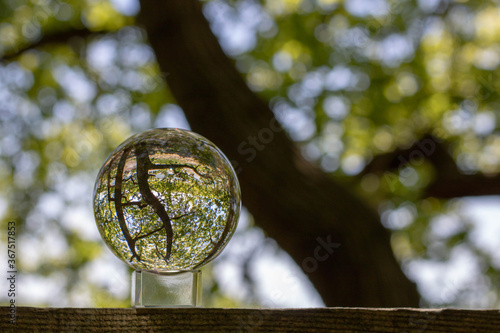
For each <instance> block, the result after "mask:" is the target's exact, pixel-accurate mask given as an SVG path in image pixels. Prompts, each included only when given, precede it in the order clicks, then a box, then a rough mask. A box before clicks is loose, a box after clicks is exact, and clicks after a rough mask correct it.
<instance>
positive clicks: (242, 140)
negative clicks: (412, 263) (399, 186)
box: [139, 0, 419, 307]
mask: <svg viewBox="0 0 500 333" xmlns="http://www.w3.org/2000/svg"><path fill="white" fill-rule="evenodd" d="M139 20H140V22H141V23H142V24H143V25H144V27H145V28H146V30H147V33H148V36H149V40H150V43H151V45H152V47H153V49H154V51H155V53H156V57H157V59H158V62H159V65H160V68H161V70H162V71H163V72H166V73H169V75H168V76H167V83H168V84H169V87H170V90H171V92H172V93H173V95H174V96H175V98H176V99H177V102H178V103H179V105H180V106H181V107H182V108H183V110H184V111H185V113H186V116H187V118H188V120H189V122H190V125H191V127H192V128H193V130H194V131H196V132H199V133H200V134H202V135H205V136H206V137H208V138H209V139H210V140H211V141H213V142H214V143H215V144H217V145H218V146H219V147H220V148H221V149H222V150H223V151H224V152H225V154H226V155H228V157H229V158H230V159H232V160H233V164H234V165H235V169H236V170H237V171H238V172H239V179H240V182H241V185H242V197H243V201H244V204H245V206H246V207H248V209H249V210H250V212H251V213H252V214H253V215H254V217H255V220H256V223H257V224H258V225H259V226H260V227H262V228H263V229H264V230H265V232H266V233H267V234H268V235H269V236H271V237H272V238H274V239H275V240H276V241H277V242H278V244H279V245H280V246H281V247H282V248H283V249H284V250H285V251H287V252H288V253H289V254H290V255H291V257H292V258H293V259H294V260H295V261H296V262H297V264H298V265H300V266H301V267H302V268H303V270H304V271H305V272H306V273H307V274H308V276H309V278H310V280H311V282H312V283H313V284H314V285H315V287H316V289H317V290H318V292H319V293H320V294H321V295H322V297H323V300H324V301H325V303H326V304H327V305H328V306H382V307H388V306H418V302H419V296H418V293H417V291H416V288H415V285H414V284H413V283H411V282H410V281H409V280H408V279H407V278H406V277H405V276H404V274H403V273H402V271H401V268H400V266H399V264H398V263H397V262H396V260H395V259H394V256H393V253H392V250H391V246H390V241H389V233H388V232H387V231H386V230H385V229H384V228H383V227H382V225H381V223H380V220H379V217H378V215H377V214H376V213H375V212H374V211H372V210H371V209H370V208H369V207H368V206H367V205H366V204H365V203H364V202H362V201H360V200H359V199H358V198H357V197H356V196H354V195H352V194H351V193H350V192H349V191H347V190H346V189H344V188H342V187H340V186H339V185H338V184H336V183H335V182H333V181H332V180H331V178H330V177H328V176H327V175H325V174H324V173H322V172H321V171H320V170H319V169H318V168H317V167H315V166H313V165H312V164H310V163H308V162H307V161H305V159H304V158H303V157H302V156H301V154H300V152H298V150H297V148H296V147H295V145H294V143H293V142H292V141H291V140H290V139H289V138H288V137H287V136H286V135H285V133H284V131H283V129H282V128H281V127H280V126H279V124H278V123H277V122H276V119H275V118H274V116H273V113H272V111H271V110H270V109H269V107H268V105H267V104H266V103H265V102H263V101H262V100H260V99H259V98H258V97H257V96H256V95H255V94H254V93H253V92H252V91H251V90H250V89H249V88H248V87H247V85H246V83H245V81H244V80H243V79H242V77H241V75H240V73H238V72H237V70H236V69H235V67H234V65H233V63H232V62H231V61H230V60H229V59H228V58H227V56H226V55H225V54H224V52H223V51H222V49H221V48H220V46H219V44H218V41H217V39H216V38H215V36H214V35H213V34H212V32H211V30H210V27H209V24H208V22H207V21H206V20H205V18H204V16H203V14H202V10H201V3H200V2H199V1H198V0H169V1H154V0H143V1H141V13H140V15H139ZM338 244H341V246H340V247H339V248H337V247H336V246H338ZM334 245H335V246H334Z"/></svg>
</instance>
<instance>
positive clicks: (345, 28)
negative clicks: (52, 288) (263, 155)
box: [0, 0, 500, 307]
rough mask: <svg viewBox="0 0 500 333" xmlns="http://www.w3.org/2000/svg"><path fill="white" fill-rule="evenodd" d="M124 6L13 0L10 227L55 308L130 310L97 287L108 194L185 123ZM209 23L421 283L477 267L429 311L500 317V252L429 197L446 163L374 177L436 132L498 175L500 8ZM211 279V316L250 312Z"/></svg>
mask: <svg viewBox="0 0 500 333" xmlns="http://www.w3.org/2000/svg"><path fill="white" fill-rule="evenodd" d="M118 3H119V2H118V1H117V2H109V1H105V0H86V1H60V0H31V1H28V0H9V1H0V56H2V57H4V60H2V61H1V63H0V116H1V118H0V133H1V135H0V140H1V141H0V181H1V184H3V186H2V187H1V188H0V213H1V221H2V222H1V227H2V228H4V230H6V228H7V222H8V221H9V220H13V221H16V222H17V224H18V230H19V234H18V237H17V241H18V248H19V249H20V250H19V253H18V269H19V271H20V272H22V275H23V279H24V281H27V282H31V283H32V284H39V285H44V284H46V285H48V286H49V285H50V283H49V282H48V281H56V282H55V284H56V285H57V286H59V289H57V288H56V289H57V290H59V293H58V294H56V295H51V299H52V301H49V300H47V299H43V298H40V300H37V299H36V298H34V299H32V300H31V302H33V303H37V302H38V305H50V304H56V305H64V304H67V305H80V306H85V305H87V306H128V294H127V290H126V288H125V289H124V288H121V289H120V288H118V287H117V285H118V286H119V285H121V284H123V281H121V282H120V280H119V279H120V278H119V277H118V276H121V275H120V274H121V273H120V272H117V273H114V275H113V276H112V277H108V281H107V282H106V281H103V280H102V279H99V278H97V277H96V275H99V274H102V273H99V271H98V270H97V269H96V268H102V267H103V266H106V265H109V259H107V260H108V261H106V260H105V259H103V258H107V257H106V256H107V252H106V251H107V250H106V249H104V248H103V246H102V242H101V241H100V240H99V236H98V234H97V230H95V225H94V224H93V217H92V215H91V214H92V213H91V212H92V208H91V206H90V199H91V192H92V187H93V184H94V180H95V176H96V175H97V171H98V170H99V168H100V166H101V164H102V163H103V161H104V160H105V159H106V156H107V155H108V154H109V153H110V151H111V150H113V149H114V148H115V147H116V146H117V145H118V144H119V143H121V142H122V141H123V140H124V139H126V138H127V137H129V136H130V135H131V134H133V133H136V132H139V131H142V130H145V129H148V128H151V127H158V126H167V125H168V124H169V123H170V122H169V121H171V119H172V117H179V115H178V112H176V110H177V109H175V107H173V105H172V104H174V103H175V101H174V100H173V98H172V96H171V95H170V93H169V92H168V88H167V87H166V86H165V83H164V80H163V77H164V75H163V74H162V73H160V72H159V69H158V67H157V65H156V63H155V59H154V54H153V51H152V50H151V48H150V47H149V46H148V44H147V41H146V36H145V33H144V31H142V30H141V29H140V28H138V27H135V26H134V14H135V13H134V11H133V8H135V7H134V6H133V4H134V1H130V3H131V4H132V6H131V7H130V8H132V9H130V8H129V9H128V10H127V9H126V8H125V9H124V8H121V7H119V6H118V5H117V4H118ZM205 14H206V16H207V18H209V20H210V21H211V24H212V27H213V30H214V32H215V33H216V34H217V35H218V37H219V38H220V41H221V44H222V46H223V47H224V49H225V50H226V52H227V53H228V54H229V55H230V56H231V57H233V58H234V60H235V64H236V66H237V68H238V69H239V70H240V72H241V73H242V75H244V77H245V78H246V80H247V82H248V84H249V86H250V87H251V88H252V89H253V90H254V91H255V92H256V93H258V94H260V95H261V96H262V97H263V98H266V99H268V100H269V101H270V103H271V106H272V108H273V110H274V111H275V113H276V117H277V119H278V120H279V121H280V122H281V123H282V124H283V126H284V127H285V128H286V129H287V130H288V132H289V134H290V136H291V138H292V139H294V140H295V141H296V142H297V144H298V145H299V146H300V147H301V149H302V151H303V153H304V155H305V156H306V157H307V158H308V159H309V160H311V161H314V162H315V163H318V165H320V166H321V167H322V168H323V169H324V170H325V172H329V173H331V175H332V177H335V178H336V179H337V180H338V181H339V182H343V183H344V184H346V185H347V186H350V187H352V188H353V189H355V190H356V191H357V193H358V194H359V195H360V196H362V197H364V198H365V199H366V201H367V202H369V204H371V205H373V207H375V208H376V209H378V210H379V212H380V214H381V217H382V222H383V223H384V225H385V226H386V227H388V228H389V229H391V230H393V235H392V244H393V248H394V251H395V254H396V256H397V257H398V258H399V260H400V261H401V262H402V264H403V267H404V268H405V270H407V271H408V272H409V274H410V275H411V276H412V275H413V274H414V273H412V272H414V271H415V270H423V269H424V268H422V267H423V266H419V265H421V264H422V263H423V262H427V263H429V264H430V265H436V267H437V268H436V270H437V271H439V269H441V270H442V269H443V267H445V263H448V262H453V260H454V258H456V257H457V256H459V258H471V259H470V261H468V262H467V263H466V270H469V272H470V277H469V279H465V280H464V279H462V280H460V279H458V280H457V279H455V280H454V279H453V277H451V278H449V276H448V275H446V274H444V273H443V274H442V276H441V277H442V280H443V286H442V288H441V289H439V290H440V291H439V292H438V294H439V295H437V296H436V295H430V293H427V294H426V293H425V292H423V291H422V289H421V291H422V293H423V296H424V303H423V304H424V305H435V306H442V305H457V306H472V307H474V306H482V307H486V306H494V305H498V300H497V296H496V294H497V293H496V291H497V290H498V288H499V287H500V281H499V279H498V273H497V271H496V270H497V269H499V268H500V258H499V255H498V254H497V253H495V251H492V250H491V248H485V247H484V246H483V245H482V244H480V243H478V242H477V241H474V237H473V236H471V235H472V234H471V230H472V228H473V224H472V223H471V221H469V220H468V219H467V216H466V215H465V214H463V209H462V202H461V201H460V200H451V201H448V202H446V201H444V200H437V199H435V198H426V197H425V196H424V193H425V188H426V186H427V185H428V184H429V183H430V182H431V181H432V180H433V179H434V177H436V174H435V170H434V167H433V166H432V165H430V164H429V163H427V162H418V163H417V162H415V161H411V163H409V164H407V165H406V166H405V167H401V168H399V169H397V170H392V171H386V172H384V173H383V174H379V175H377V174H365V175H363V176H360V172H361V171H362V170H363V168H364V167H365V166H366V165H367V164H368V163H369V162H370V161H371V160H372V159H373V158H374V157H375V156H377V155H380V154H383V153H387V152H391V151H393V150H395V149H396V148H397V147H407V146H409V145H410V144H412V142H414V141H415V140H416V139H418V138H420V137H422V136H423V135H425V134H432V135H434V136H435V137H437V138H439V139H440V140H446V142H448V143H449V147H450V148H449V149H450V153H451V154H452V156H453V158H454V160H455V161H456V163H457V166H458V168H459V169H460V171H461V172H463V173H465V174H475V173H485V174H496V173H498V172H499V170H500V135H499V132H498V123H499V121H498V120H499V119H498V117H499V113H498V112H497V111H498V105H499V102H500V99H499V96H498V94H497V91H498V85H499V77H498V75H499V70H498V65H499V64H500V46H499V45H500V44H499V42H500V29H499V24H500V23H498V22H500V9H499V7H498V4H497V2H496V1H467V0H460V1H451V0H442V1H441V0H420V1H410V0H405V1H392V0H377V1H370V0H346V1H344V2H343V1H338V0H260V1H258V0H227V1H222V0H217V1H216V0H213V1H207V2H206V4H205ZM65 33H68V34H73V37H70V38H69V37H67V34H65ZM50 36H53V38H49V37H50ZM45 40H47V41H48V42H46V43H45V42H44V41H45ZM169 119H170V120H169ZM443 230H445V231H443ZM2 242H5V240H4V239H2ZM114 265H115V266H116V267H122V266H119V265H118V264H116V263H115V264H114ZM467 265H468V266H467ZM115 266H112V267H111V268H110V269H111V270H113V269H115ZM116 269H118V268H116ZM121 269H122V271H123V268H121ZM436 270H435V271H436ZM450 274H452V273H450ZM113 279H114V280H113ZM417 280H418V279H417ZM438 280H439V279H438ZM117 281H118V282H117ZM422 281H423V282H421V283H425V279H424V280H422ZM450 281H452V282H450ZM453 281H454V282H453ZM205 282H206V283H208V284H207V290H206V292H207V293H208V294H209V295H211V296H210V297H209V298H208V299H207V298H206V299H205V300H206V304H208V305H212V306H231V305H236V304H238V302H237V301H234V300H231V298H228V297H227V296H225V293H224V292H223V291H220V289H219V287H218V285H217V279H216V278H215V277H213V276H212V274H211V272H210V269H207V278H206V279H205ZM419 282H420V281H419ZM125 284H126V283H125ZM124 290H125V291H124ZM2 297H3V298H1V299H0V300H2V301H3V302H5V298H4V297H5V295H4V296H2ZM27 297H28V296H27ZM27 300H28V299H26V301H27ZM255 301H256V300H251V301H250V302H255ZM257 301H258V300H257ZM50 302H53V303H50ZM33 303H32V304H33Z"/></svg>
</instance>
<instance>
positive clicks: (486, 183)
mask: <svg viewBox="0 0 500 333" xmlns="http://www.w3.org/2000/svg"><path fill="white" fill-rule="evenodd" d="M449 150H450V149H449V146H448V144H447V143H446V142H444V141H443V140H441V139H438V138H436V137H434V136H432V135H425V136H424V137H423V138H421V139H420V140H418V141H416V142H415V143H414V144H413V145H411V146H410V147H408V148H399V149H396V150H394V151H393V152H390V153H386V154H381V155H378V156H375V157H374V158H373V160H372V161H371V162H370V163H369V164H368V165H367V166H366V167H365V169H364V170H363V172H362V173H361V176H364V175H366V174H368V173H374V174H382V173H385V172H388V171H391V170H397V169H402V168H404V167H406V166H412V165H418V164H420V163H422V161H423V160H424V159H426V160H428V161H429V162H430V163H432V165H433V167H434V169H435V171H436V176H435V179H434V181H433V182H432V183H431V184H429V186H428V187H427V188H426V189H425V192H424V196H425V197H428V196H432V197H436V198H442V199H451V198H458V197H464V196H481V195H500V175H498V174H495V175H485V174H473V175H467V174H464V173H462V172H460V170H459V169H458V167H457V164H456V162H455V160H454V159H453V158H452V156H451V154H450V153H449Z"/></svg>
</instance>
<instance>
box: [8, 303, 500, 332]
mask: <svg viewBox="0 0 500 333" xmlns="http://www.w3.org/2000/svg"><path fill="white" fill-rule="evenodd" d="M16 310H17V318H18V320H17V324H15V325H12V324H9V323H8V318H9V316H8V314H9V308H8V307H1V308H0V313H1V318H3V319H2V321H1V323H0V332H154V331H161V332H398V333H416V332H421V333H423V332H425V333H431V332H457V333H460V332H464V333H465V332H467V333H473V332H500V311H499V310H457V309H438V310H426V309H408V308H395V309H375V308H317V309H283V310H281V309H280V310H276V309H275V310H268V309H266V310H260V309H204V308H197V309H192V308H190V309H105V308H99V309H85V308H30V307H19V308H17V309H16Z"/></svg>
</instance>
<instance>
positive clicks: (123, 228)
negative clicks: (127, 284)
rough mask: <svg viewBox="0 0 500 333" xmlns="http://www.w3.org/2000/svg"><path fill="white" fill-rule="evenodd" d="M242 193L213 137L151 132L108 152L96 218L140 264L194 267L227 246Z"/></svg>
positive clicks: (112, 243)
mask: <svg viewBox="0 0 500 333" xmlns="http://www.w3.org/2000/svg"><path fill="white" fill-rule="evenodd" d="M240 196H241V195H240V187H239V183H238V179H237V177H236V174H235V172H234V170H233V168H232V166H231V164H230V163H229V161H228V160H227V158H226V157H225V156H224V154H223V153H222V152H221V151H220V150H219V149H218V148H217V147H216V146H215V145H214V144H213V143H212V142H210V141H209V140H207V139H206V138H204V137H202V136H201V135H198V134H196V133H193V132H190V131H185V130H180V129H166V128H160V129H152V130H148V131H145V132H142V133H139V134H136V135H134V136H132V137H130V138H129V139H127V140H126V141H125V142H123V143H122V144H121V145H120V146H118V147H117V148H116V149H115V150H114V151H113V152H112V153H111V154H110V155H109V157H108V159H107V160H106V162H105V163H104V165H103V166H102V168H101V170H100V171H99V174H98V176H97V180H96V184H95V187H94V215H95V220H96V223H97V227H98V229H99V232H100V234H101V237H102V238H103V239H104V241H105V243H106V244H107V245H108V247H109V248H110V249H111V250H112V251H113V253H114V254H116V255H117V256H118V257H119V258H121V259H122V260H123V261H125V262H126V263H127V264H129V265H130V266H132V267H133V268H135V269H137V270H145V271H156V272H169V271H179V270H189V269H194V268H197V267H200V266H202V265H204V264H206V263H208V262H209V261H211V260H213V259H214V258H215V257H217V256H218V255H219V254H220V252H221V251H222V250H223V249H224V247H225V246H226V245H227V243H228V242H229V239H230V238H231V236H232V235H233V233H234V231H235V229H236V224H237V221H238V217H239V213H240Z"/></svg>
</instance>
